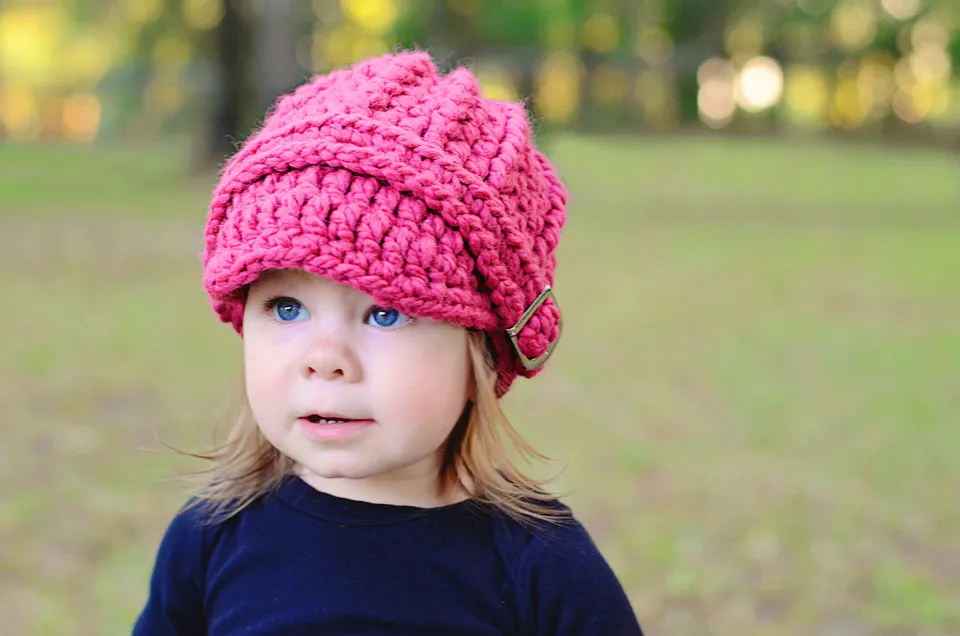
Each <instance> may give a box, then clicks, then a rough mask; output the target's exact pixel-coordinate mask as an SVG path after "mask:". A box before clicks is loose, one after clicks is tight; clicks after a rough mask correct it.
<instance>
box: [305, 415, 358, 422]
mask: <svg viewBox="0 0 960 636" xmlns="http://www.w3.org/2000/svg"><path fill="white" fill-rule="evenodd" d="M304 419H305V420H307V421H308V422H311V423H313V424H343V423H345V422H354V421H356V420H351V419H347V418H345V417H331V416H324V415H317V414H316V413H314V414H312V415H308V416H307V417H305V418H304Z"/></svg>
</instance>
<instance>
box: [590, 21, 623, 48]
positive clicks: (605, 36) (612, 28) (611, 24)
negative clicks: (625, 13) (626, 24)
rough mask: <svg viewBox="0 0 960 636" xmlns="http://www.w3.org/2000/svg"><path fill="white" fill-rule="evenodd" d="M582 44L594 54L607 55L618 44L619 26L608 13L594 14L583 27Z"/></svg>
mask: <svg viewBox="0 0 960 636" xmlns="http://www.w3.org/2000/svg"><path fill="white" fill-rule="evenodd" d="M583 43H584V45H586V47H587V48H588V49H590V50H591V51H594V52H595V53H609V52H610V51H613V50H614V49H616V48H617V45H618V44H619V43H620V25H619V23H618V22H617V19H616V18H615V17H613V16H612V15H610V14H609V13H594V14H593V15H592V16H590V18H589V19H588V20H587V22H586V24H584V25H583Z"/></svg>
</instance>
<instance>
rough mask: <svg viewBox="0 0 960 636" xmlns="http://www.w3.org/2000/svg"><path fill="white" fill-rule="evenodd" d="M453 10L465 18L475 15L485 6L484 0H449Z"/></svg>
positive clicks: (448, 2) (449, 5)
mask: <svg viewBox="0 0 960 636" xmlns="http://www.w3.org/2000/svg"><path fill="white" fill-rule="evenodd" d="M447 6H448V7H449V8H450V10H451V11H453V12H454V13H456V14H458V15H462V16H463V17H465V18H470V17H473V16H475V15H476V14H477V13H478V12H479V11H480V8H481V7H482V6H483V0H447Z"/></svg>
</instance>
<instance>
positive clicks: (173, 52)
mask: <svg viewBox="0 0 960 636" xmlns="http://www.w3.org/2000/svg"><path fill="white" fill-rule="evenodd" d="M188 61H190V41H189V40H187V39H186V38H184V37H182V36H179V35H166V36H164V37H162V38H160V39H158V40H157V43H156V44H155V45H154V47H153V63H154V64H156V65H157V66H159V67H162V68H164V69H167V70H170V71H171V72H176V71H179V70H180V69H181V68H183V66H184V65H185V64H186V63H187V62H188Z"/></svg>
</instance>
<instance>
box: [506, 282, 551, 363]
mask: <svg viewBox="0 0 960 636" xmlns="http://www.w3.org/2000/svg"><path fill="white" fill-rule="evenodd" d="M548 298H550V299H551V300H553V304H554V305H556V307H557V312H558V313H559V311H560V305H558V304H557V299H556V297H554V295H553V290H552V289H550V286H549V285H547V287H546V288H545V289H544V290H543V292H542V293H541V294H540V295H539V296H537V299H536V300H535V301H533V302H532V303H530V306H529V307H527V310H526V311H524V312H523V316H521V317H520V320H518V321H517V324H515V325H514V326H512V327H510V328H508V329H507V336H509V338H510V342H511V343H512V344H513V349H514V350H515V351H516V352H517V355H518V356H519V357H520V363H521V364H522V365H523V368H524V369H526V370H527V371H534V370H536V369H539V368H540V367H542V366H543V365H544V363H545V362H546V361H547V359H548V358H549V357H550V356H551V355H553V350H554V349H556V348H557V343H558V342H560V334H561V333H562V332H563V315H562V314H561V315H560V318H559V320H558V321H557V337H556V338H555V339H554V340H553V342H551V343H550V345H549V346H547V350H546V351H544V352H543V353H542V354H540V355H539V356H537V357H536V358H528V357H527V356H526V355H524V353H523V352H522V351H520V342H519V341H518V337H519V335H520V331H521V330H523V328H524V327H526V326H527V323H528V322H530V319H531V318H532V317H533V314H535V313H536V311H537V310H538V309H540V306H541V305H542V304H543V303H545V302H546V301H547V299H548Z"/></svg>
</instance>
